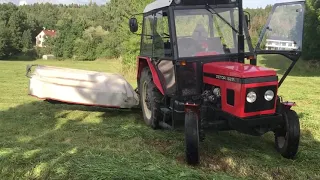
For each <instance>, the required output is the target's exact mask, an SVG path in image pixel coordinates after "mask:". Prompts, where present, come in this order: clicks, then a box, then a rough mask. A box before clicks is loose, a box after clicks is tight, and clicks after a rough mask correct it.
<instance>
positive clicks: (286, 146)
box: [275, 110, 300, 159]
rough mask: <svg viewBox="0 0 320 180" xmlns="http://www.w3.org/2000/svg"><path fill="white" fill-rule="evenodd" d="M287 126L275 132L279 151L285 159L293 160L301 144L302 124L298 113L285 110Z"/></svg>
mask: <svg viewBox="0 0 320 180" xmlns="http://www.w3.org/2000/svg"><path fill="white" fill-rule="evenodd" d="M283 118H284V120H285V125H284V127H283V128H281V129H278V130H276V131H275V145H276V149H277V151H278V152H279V153H280V154H281V155H282V156H283V157H285V158H287V159H292V158H294V157H295V155H296V154H297V152H298V148H299V142H300V123H299V117H298V115H297V113H296V112H295V111H293V110H285V111H284V113H283Z"/></svg>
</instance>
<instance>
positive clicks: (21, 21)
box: [0, 0, 320, 64]
mask: <svg viewBox="0 0 320 180" xmlns="http://www.w3.org/2000/svg"><path fill="white" fill-rule="evenodd" d="M151 1H152V0H132V1H127V0H111V1H109V2H108V3H107V4H105V5H103V6H98V5H96V4H94V3H92V4H88V5H82V6H79V5H75V4H72V5H62V4H59V5H54V4H49V3H46V4H33V5H24V6H16V5H14V4H10V3H9V4H8V3H7V4H1V5H0V14H1V16H0V59H19V58H20V57H28V58H30V57H31V58H40V57H42V55H44V54H53V55H55V56H56V57H57V58H61V59H71V58H72V59H75V60H81V61H92V60H95V59H98V58H119V57H123V60H124V61H123V62H124V63H126V64H134V60H135V58H134V57H135V56H136V55H137V54H138V53H139V41H140V38H139V36H137V35H134V34H132V33H131V32H130V31H129V28H128V19H129V18H130V17H131V14H135V13H140V12H142V11H143V9H144V7H145V6H146V5H147V4H149V3H150V2H151ZM319 8H320V1H318V0H307V7H306V10H307V12H306V16H305V27H304V30H305V34H304V42H303V59H305V60H320V51H319V50H318V49H319V47H320V41H318V39H319V38H320V23H319V22H320V11H319ZM245 10H246V11H247V12H249V13H250V14H251V18H252V19H251V28H250V34H251V36H252V40H253V42H254V43H255V42H257V39H258V36H259V33H260V31H261V28H262V26H263V25H264V24H265V22H266V20H267V18H268V15H269V12H270V10H271V6H267V7H266V8H265V9H261V8H260V9H245ZM44 28H45V29H50V30H55V31H56V33H57V34H56V36H54V37H53V38H49V39H48V40H47V41H46V46H47V47H46V48H36V47H35V43H36V39H35V37H36V36H37V35H38V34H39V33H40V32H41V31H42V30H43V29H44Z"/></svg>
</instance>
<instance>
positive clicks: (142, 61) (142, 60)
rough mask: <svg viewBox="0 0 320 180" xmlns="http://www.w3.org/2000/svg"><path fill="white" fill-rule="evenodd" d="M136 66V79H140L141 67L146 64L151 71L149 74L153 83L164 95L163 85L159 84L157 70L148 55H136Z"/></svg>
mask: <svg viewBox="0 0 320 180" xmlns="http://www.w3.org/2000/svg"><path fill="white" fill-rule="evenodd" d="M137 66H138V72H137V79H138V81H139V79H140V76H141V71H142V69H143V68H145V67H147V66H148V67H149V69H150V71H151V74H152V79H153V83H154V84H155V85H156V87H157V88H158V89H159V91H160V92H161V94H162V95H164V90H163V87H162V85H161V81H160V78H159V75H158V73H157V70H156V68H155V66H154V65H153V64H152V62H151V60H150V58H149V57H141V56H138V57H137Z"/></svg>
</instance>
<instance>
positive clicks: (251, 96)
mask: <svg viewBox="0 0 320 180" xmlns="http://www.w3.org/2000/svg"><path fill="white" fill-rule="evenodd" d="M256 100H257V94H256V93H255V92H253V91H251V92H249V93H248V94H247V101H248V102H249V103H254V102H256Z"/></svg>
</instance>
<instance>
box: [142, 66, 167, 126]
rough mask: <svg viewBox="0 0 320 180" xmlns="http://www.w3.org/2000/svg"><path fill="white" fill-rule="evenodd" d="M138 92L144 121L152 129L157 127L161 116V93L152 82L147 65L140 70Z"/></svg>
mask: <svg viewBox="0 0 320 180" xmlns="http://www.w3.org/2000/svg"><path fill="white" fill-rule="evenodd" d="M139 92H140V104H141V108H142V113H143V118H144V121H145V123H146V124H147V125H148V126H150V127H151V128H152V129H158V128H159V122H160V121H161V119H162V117H163V115H162V113H161V110H160V104H161V102H162V99H163V95H162V94H161V93H160V91H159V90H158V88H157V87H156V86H155V84H154V83H153V79H152V74H151V71H150V69H149V68H148V67H146V68H144V69H143V70H142V72H141V78H140V83H139Z"/></svg>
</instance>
